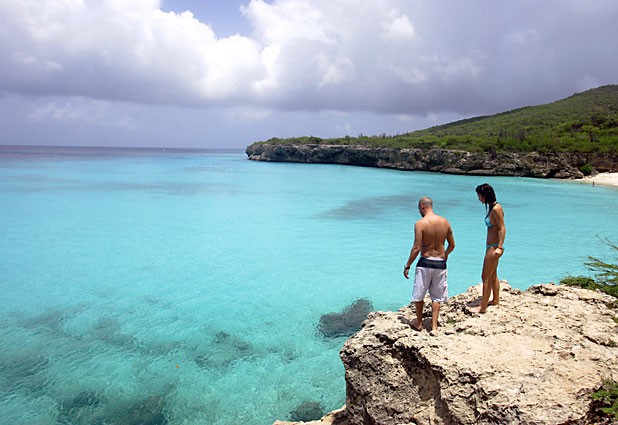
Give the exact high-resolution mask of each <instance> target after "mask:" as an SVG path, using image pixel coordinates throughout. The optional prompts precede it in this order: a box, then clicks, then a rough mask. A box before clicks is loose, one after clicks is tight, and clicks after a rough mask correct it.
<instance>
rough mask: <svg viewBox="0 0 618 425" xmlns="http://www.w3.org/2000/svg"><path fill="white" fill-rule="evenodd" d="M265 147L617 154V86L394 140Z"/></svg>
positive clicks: (306, 140) (302, 140)
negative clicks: (322, 145)
mask: <svg viewBox="0 0 618 425" xmlns="http://www.w3.org/2000/svg"><path fill="white" fill-rule="evenodd" d="M259 143H267V144H324V145H333V144H335V145H356V146H358V145H361V146H373V147H390V148H442V149H454V150H465V151H469V152H533V151H535V152H584V153H587V152H601V153H612V154H617V153H618V85H607V86H602V87H598V88H596V89H592V90H588V91H585V92H582V93H577V94H574V95H573V96H571V97H568V98H566V99H562V100H559V101H557V102H554V103H549V104H545V105H538V106H528V107H524V108H520V109H515V110H512V111H508V112H503V113H500V114H496V115H492V116H482V117H475V118H470V119H465V120H461V121H456V122H453V123H449V124H445V125H439V126H435V127H431V128H428V129H425V130H419V131H414V132H411V133H406V134H399V135H395V136H387V135H385V134H383V135H380V136H362V135H361V136H359V137H350V136H346V137H341V138H330V139H321V138H319V137H312V136H307V137H295V138H289V139H279V138H273V139H269V140H267V141H265V142H259Z"/></svg>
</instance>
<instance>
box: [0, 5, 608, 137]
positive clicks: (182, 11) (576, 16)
mask: <svg viewBox="0 0 618 425" xmlns="http://www.w3.org/2000/svg"><path fill="white" fill-rule="evenodd" d="M616 22H618V1H616V0H508V1H506V0H504V1H496V0H466V1H462V0H362V1H358V0H338V1H333V0H269V1H266V0H245V1H236V0H131V1H126V0H20V1H15V0H0V145H60V146H126V147H178V148H234V149H236V148H239V149H242V148H245V147H246V146H248V145H250V144H251V143H253V142H256V141H262V140H267V139H269V138H272V137H295V136H316V137H323V138H329V137H342V136H346V135H349V136H359V135H382V134H386V135H395V134H401V133H406V132H409V131H414V130H418V129H423V128H427V127H431V126H433V125H438V124H444V123H447V122H452V121H455V120H459V119H463V118H469V117H472V116H479V115H491V114H495V113H499V112H504V111H508V110H510V109H515V108H519V107H522V106H529V105H538V104H543V103H549V102H553V101H556V100H559V99H562V98H565V97H568V96H571V95H572V94H574V93H577V92H581V91H585V90H588V89H590V88H594V87H598V86H601V85H605V84H616V83H618V42H617V41H616V40H618V25H616Z"/></svg>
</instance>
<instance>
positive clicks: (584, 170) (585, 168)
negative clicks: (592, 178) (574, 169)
mask: <svg viewBox="0 0 618 425" xmlns="http://www.w3.org/2000/svg"><path fill="white" fill-rule="evenodd" d="M592 170H593V168H592V165H590V164H584V165H582V166H581V167H579V171H581V172H582V173H584V176H589V175H591V174H592Z"/></svg>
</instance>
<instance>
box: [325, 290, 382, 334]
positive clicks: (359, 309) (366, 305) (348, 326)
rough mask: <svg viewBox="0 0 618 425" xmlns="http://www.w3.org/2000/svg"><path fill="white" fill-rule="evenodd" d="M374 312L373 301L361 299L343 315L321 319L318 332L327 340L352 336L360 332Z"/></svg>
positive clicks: (343, 312)
mask: <svg viewBox="0 0 618 425" xmlns="http://www.w3.org/2000/svg"><path fill="white" fill-rule="evenodd" d="M371 310H373V305H372V304H371V301H369V300H368V299H366V298H359V299H358V300H356V301H354V302H353V303H352V304H350V305H349V306H347V307H346V308H345V309H344V310H343V311H342V312H341V313H327V314H323V315H322V317H320V323H319V324H318V330H319V331H320V333H321V334H322V335H323V336H324V337H326V338H338V337H342V336H351V335H354V334H355V333H356V332H358V331H359V330H360V328H361V325H362V323H363V321H364V320H365V319H366V318H367V315H368V314H369V312H370V311H371Z"/></svg>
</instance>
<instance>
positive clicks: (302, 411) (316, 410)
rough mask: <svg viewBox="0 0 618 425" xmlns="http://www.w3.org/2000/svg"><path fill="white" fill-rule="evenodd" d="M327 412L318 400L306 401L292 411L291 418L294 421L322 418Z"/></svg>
mask: <svg viewBox="0 0 618 425" xmlns="http://www.w3.org/2000/svg"><path fill="white" fill-rule="evenodd" d="M325 413H326V412H325V411H324V407H322V405H321V404H320V403H318V402H317V401H305V402H303V403H301V404H299V405H298V406H296V408H295V409H294V410H292V411H291V412H290V419H292V420H293V421H294V422H308V421H314V420H316V419H320V418H321V417H322V416H324V414H325Z"/></svg>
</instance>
